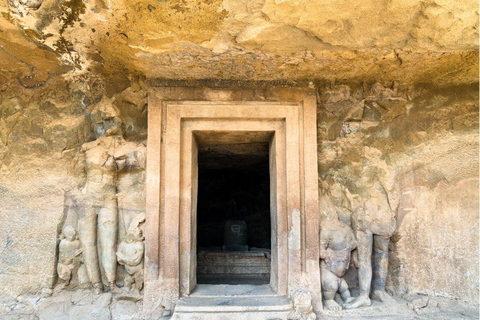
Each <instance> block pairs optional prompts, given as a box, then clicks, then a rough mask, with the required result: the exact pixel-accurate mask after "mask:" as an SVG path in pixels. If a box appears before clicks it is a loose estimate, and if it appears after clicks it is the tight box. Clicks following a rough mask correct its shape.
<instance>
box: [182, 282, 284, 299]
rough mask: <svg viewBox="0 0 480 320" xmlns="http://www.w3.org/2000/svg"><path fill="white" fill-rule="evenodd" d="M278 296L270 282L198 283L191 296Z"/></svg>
mask: <svg viewBox="0 0 480 320" xmlns="http://www.w3.org/2000/svg"><path fill="white" fill-rule="evenodd" d="M257 296H262V297H278V295H277V294H275V293H274V292H273V291H272V289H271V288H270V286H269V285H268V284H264V285H251V284H246V285H229V284H197V286H196V287H195V289H194V290H193V292H192V293H191V294H190V297H197V298H201V297H205V298H213V297H220V298H223V297H243V298H247V297H257Z"/></svg>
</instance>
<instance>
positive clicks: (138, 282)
mask: <svg viewBox="0 0 480 320" xmlns="http://www.w3.org/2000/svg"><path fill="white" fill-rule="evenodd" d="M133 277H134V279H135V286H136V287H137V290H138V291H139V292H140V291H141V290H142V289H143V267H142V268H141V269H139V270H138V271H137V272H135V274H134V276H133Z"/></svg>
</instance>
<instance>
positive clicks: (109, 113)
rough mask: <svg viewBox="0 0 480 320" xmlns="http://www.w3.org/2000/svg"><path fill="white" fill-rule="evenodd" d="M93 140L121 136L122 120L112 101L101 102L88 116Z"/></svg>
mask: <svg viewBox="0 0 480 320" xmlns="http://www.w3.org/2000/svg"><path fill="white" fill-rule="evenodd" d="M90 119H91V120H92V126H93V130H94V131H95V138H99V137H102V136H114V135H122V134H123V130H122V125H123V122H122V119H121V118H120V117H119V111H118V110H117V108H115V107H114V106H113V104H112V101H103V100H102V101H101V102H100V103H99V104H98V105H97V106H96V107H95V108H94V109H93V111H92V113H91V114H90Z"/></svg>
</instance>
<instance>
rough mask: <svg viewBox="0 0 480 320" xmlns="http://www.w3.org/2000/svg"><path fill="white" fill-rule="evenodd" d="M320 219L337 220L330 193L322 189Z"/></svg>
mask: <svg viewBox="0 0 480 320" xmlns="http://www.w3.org/2000/svg"><path fill="white" fill-rule="evenodd" d="M319 200H320V201H319V202H320V220H321V221H329V220H338V215H337V210H336V209H335V206H334V205H333V202H332V199H331V198H330V193H329V192H327V191H326V190H324V191H323V192H321V193H320V199H319Z"/></svg>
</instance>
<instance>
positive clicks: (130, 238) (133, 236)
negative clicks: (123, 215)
mask: <svg viewBox="0 0 480 320" xmlns="http://www.w3.org/2000/svg"><path fill="white" fill-rule="evenodd" d="M143 239H144V238H143V232H142V229H140V228H139V227H135V228H132V229H131V230H129V231H128V234H127V235H126V236H125V242H127V243H134V242H138V241H143Z"/></svg>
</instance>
